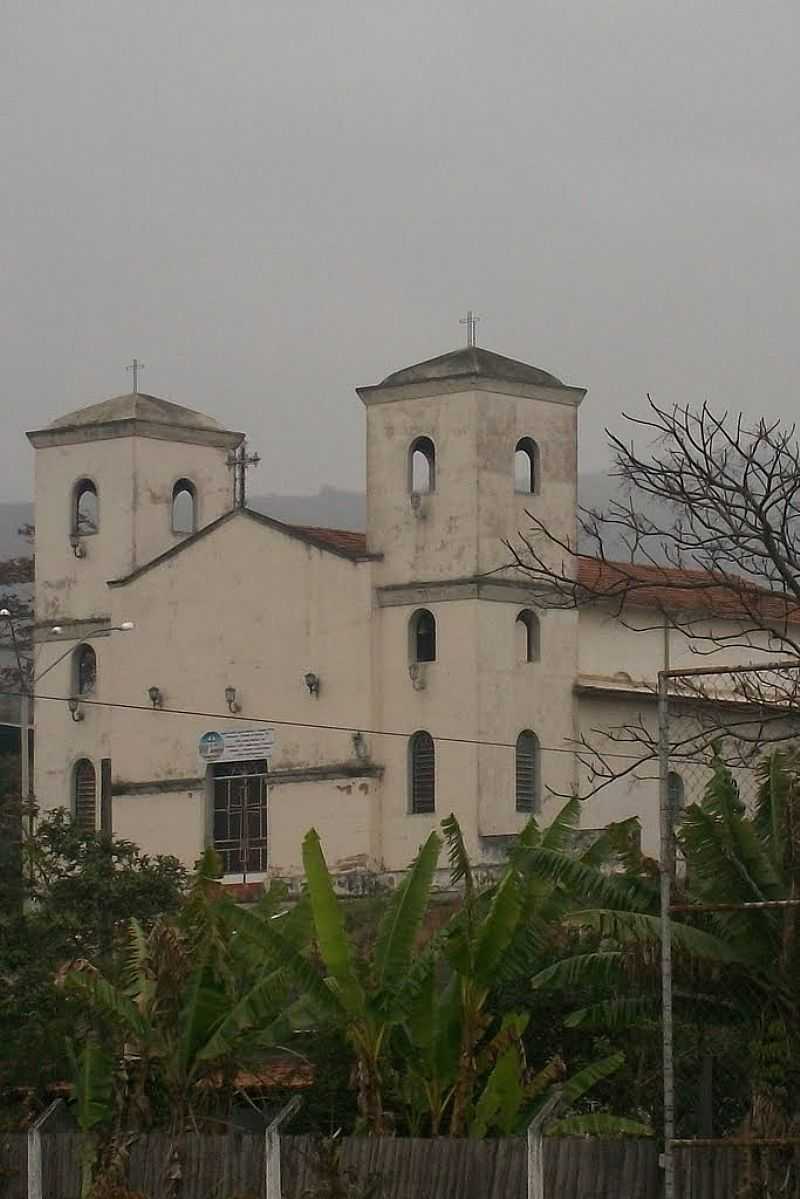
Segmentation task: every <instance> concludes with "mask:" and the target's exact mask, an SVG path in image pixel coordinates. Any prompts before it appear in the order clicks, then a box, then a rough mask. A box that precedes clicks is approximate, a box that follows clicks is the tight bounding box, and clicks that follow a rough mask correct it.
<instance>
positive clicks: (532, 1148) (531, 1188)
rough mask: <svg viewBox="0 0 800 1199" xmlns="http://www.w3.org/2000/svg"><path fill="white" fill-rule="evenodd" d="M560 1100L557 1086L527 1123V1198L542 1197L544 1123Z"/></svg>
mask: <svg viewBox="0 0 800 1199" xmlns="http://www.w3.org/2000/svg"><path fill="white" fill-rule="evenodd" d="M560 1102H561V1089H560V1088H558V1087H557V1088H556V1090H555V1091H554V1092H553V1094H552V1095H551V1096H550V1098H549V1099H548V1100H546V1102H545V1103H544V1104H543V1105H542V1107H540V1108H539V1111H538V1112H537V1113H536V1115H535V1116H534V1117H533V1119H532V1120H531V1122H530V1124H529V1125H528V1199H544V1125H545V1121H547V1120H549V1118H550V1116H552V1114H553V1112H554V1111H555V1109H556V1108H557V1107H558V1105H559V1103H560Z"/></svg>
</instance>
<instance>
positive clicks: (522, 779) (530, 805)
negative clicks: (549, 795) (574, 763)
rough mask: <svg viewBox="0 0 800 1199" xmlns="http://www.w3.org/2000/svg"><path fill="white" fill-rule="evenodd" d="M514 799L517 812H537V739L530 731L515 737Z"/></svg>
mask: <svg viewBox="0 0 800 1199" xmlns="http://www.w3.org/2000/svg"><path fill="white" fill-rule="evenodd" d="M516 797H517V802H516V807H517V811H518V812H538V810H539V802H540V799H539V739H538V737H537V736H536V734H535V733H532V732H531V730H530V729H525V731H524V732H522V733H520V735H519V736H518V737H517V752H516Z"/></svg>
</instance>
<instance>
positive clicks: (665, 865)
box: [659, 662, 800, 1199]
mask: <svg viewBox="0 0 800 1199" xmlns="http://www.w3.org/2000/svg"><path fill="white" fill-rule="evenodd" d="M798 680H800V663H795V662H784V663H770V664H767V665H765V666H759V667H751V666H741V667H730V668H727V669H724V670H712V669H699V670H698V669H695V670H687V671H685V672H683V673H682V672H680V671H664V672H662V673H661V675H660V682H659V799H660V809H661V854H660V859H661V861H660V865H661V872H662V932H663V940H662V998H663V1005H664V1007H663V1014H664V1020H663V1036H664V1131H665V1158H664V1165H665V1187H664V1196H665V1199H673V1197H674V1199H685V1195H688V1194H689V1193H691V1183H690V1181H689V1179H690V1178H691V1177H693V1176H694V1174H695V1173H696V1169H699V1165H697V1163H699V1162H700V1161H701V1159H702V1155H703V1153H707V1152H708V1151H712V1150H714V1151H718V1152H720V1153H727V1154H735V1155H736V1156H737V1161H738V1165H737V1171H736V1175H737V1184H736V1190H735V1192H734V1194H735V1195H736V1196H741V1199H767V1197H770V1196H777V1195H781V1196H790V1195H791V1196H800V1169H798V1163H799V1162H800V1137H798V1136H797V1128H795V1127H793V1126H792V1123H791V1121H789V1122H786V1123H785V1125H782V1124H781V1122H780V1121H777V1123H776V1124H775V1130H776V1132H777V1134H779V1135H768V1134H769V1133H770V1132H772V1131H773V1129H772V1128H770V1127H769V1125H770V1120H769V1119H768V1118H766V1117H765V1115H764V1112H763V1111H761V1112H759V1111H758V1110H757V1109H758V1107H759V1105H761V1106H762V1107H763V1103H764V1099H763V1095H759V1087H760V1083H759V1081H758V1080H759V1079H760V1078H761V1075H762V1074H763V1073H764V1070H763V1048H764V1039H763V1030H762V1029H760V1028H757V1027H756V1025H757V1023H758V1021H757V1020H756V1021H755V1022H754V1023H753V1024H751V1025H748V1024H746V1023H743V1022H742V1021H741V1020H737V1019H736V1018H735V1016H734V1014H733V1013H734V1009H735V999H736V996H735V995H733V994H732V995H731V1000H732V1002H731V1003H730V1005H729V1006H730V1009H731V1010H730V1013H729V1015H730V1018H728V1015H727V1014H726V1012H725V1011H724V1008H725V1006H726V1005H725V1003H724V1001H723V1002H720V1003H718V1006H717V1008H716V1012H715V1009H714V1006H713V1005H712V1004H709V1005H707V1008H706V1014H705V1018H703V1016H702V1015H700V1016H698V1012H702V1011H703V1007H704V1005H703V1004H700V1005H699V1007H698V1005H697V1003H696V1002H695V1003H694V1005H693V1004H692V1003H691V1002H688V1003H687V1002H684V999H685V997H686V993H687V992H694V994H695V996H696V994H697V992H698V990H701V989H702V988H701V986H699V985H698V981H697V980H696V979H690V980H688V984H687V976H686V961H685V960H684V961H681V958H680V951H679V950H676V949H675V943H674V939H673V934H672V921H673V919H685V920H689V921H690V922H691V923H692V924H694V925H695V926H696V927H699V928H701V929H704V930H705V931H709V932H713V933H715V934H721V933H722V932H723V930H724V929H725V927H726V922H728V921H732V920H733V919H734V918H738V917H739V915H740V913H741V914H742V919H746V917H745V916H744V913H746V912H747V911H748V907H747V906H746V904H745V900H744V898H743V897H744V895H746V896H747V903H750V904H752V903H755V904H756V905H758V904H759V903H760V902H762V901H764V902H766V903H767V904H768V906H771V905H773V904H774V909H775V910H777V911H782V912H788V911H790V910H791V907H792V905H794V904H796V903H797V902H798V901H797V900H794V899H789V900H788V901H786V900H785V899H782V900H775V899H774V898H772V899H769V900H767V899H766V897H765V896H763V895H761V894H760V893H759V891H758V888H757V887H756V886H755V884H754V881H753V879H752V878H750V877H748V878H747V880H746V883H745V885H743V886H742V887H741V888H736V887H735V886H733V885H732V886H731V888H730V892H731V893H730V896H729V897H728V898H729V899H730V900H731V902H730V903H729V904H728V905H727V907H726V910H725V912H724V915H723V907H724V906H725V905H723V903H722V899H723V893H724V891H725V886H724V885H720V886H719V887H717V888H712V887H710V886H709V885H708V884H709V883H710V882H711V881H713V880H711V879H709V878H707V877H705V878H704V877H702V876H697V874H696V872H697V871H698V870H700V869H706V870H710V869H711V866H710V865H709V866H705V865H700V863H704V862H705V861H706V859H705V858H704V855H702V854H701V853H698V852H697V851H696V850H695V852H686V853H684V852H683V851H682V845H681V842H682V825H683V824H684V821H686V822H687V824H689V823H691V818H689V817H687V810H688V809H691V808H692V806H693V805H698V806H702V805H704V804H705V805H706V811H708V812H721V811H722V810H723V808H722V806H721V805H722V802H723V801H722V798H721V796H722V792H723V790H724V796H725V799H724V802H725V803H728V804H732V807H734V808H737V809H738V804H737V803H736V801H737V800H738V801H739V802H740V804H741V805H742V808H741V812H742V815H743V816H744V817H745V822H746V835H745V836H742V838H741V839H740V840H737V836H738V834H737V831H736V828H737V827H738V826H736V827H735V826H734V823H733V822H731V823H730V840H729V843H728V844H727V846H725V860H726V862H727V864H728V865H729V867H730V871H731V878H734V879H735V878H737V877H743V876H744V875H746V874H748V873H749V871H748V868H749V865H750V863H748V860H747V853H748V850H747V844H746V836H749V835H750V834H751V833H752V831H753V826H752V824H751V823H750V820H751V819H752V817H753V815H754V813H755V811H756V806H757V801H758V797H759V792H760V789H761V788H762V787H763V786H765V783H764V771H763V769H759V766H760V765H761V764H763V762H764V761H765V759H766V758H767V756H768V755H769V754H770V753H772V752H774V751H776V750H778V749H783V750H788V749H791V748H793V747H794V746H795V745H796V743H797V734H798V731H799V730H798V718H797V714H798V713H800V705H798V702H797V700H798ZM717 803H719V805H720V806H719V807H717V806H716V804H717ZM720 819H721V818H720ZM696 836H697V829H696V828H695V837H696ZM686 840H687V843H688V837H687V838H686ZM692 844H694V845H695V846H696V845H697V841H696V840H695V841H694V842H692ZM708 861H709V862H710V861H711V859H710V858H709V859H708ZM693 872H694V873H693ZM716 896H718V897H719V901H720V902H719V903H717V899H716ZM710 897H711V898H710ZM709 899H710V901H709ZM779 904H781V905H784V906H782V907H780V908H779V907H778V905H779ZM750 914H751V915H754V913H753V912H751V913H750ZM740 927H744V926H743V925H742V926H740ZM753 928H754V931H755V929H756V924H755V921H754V924H753ZM724 972H725V966H724V965H721V966H720V967H719V975H718V978H719V981H721V982H722V983H723V988H722V990H723V999H724V979H725V973H724ZM731 977H732V978H733V977H734V975H733V974H732V973H731ZM709 990H710V991H711V992H712V993H715V994H719V987H717V989H716V991H714V990H713V988H709ZM784 1064H785V1066H786V1068H787V1070H788V1071H794V1070H796V1066H795V1064H794V1063H793V1062H787V1063H784ZM773 1090H775V1093H776V1094H777V1089H775V1088H773ZM768 1093H769V1087H767V1088H765V1089H764V1094H765V1095H766V1094H768ZM767 1102H770V1101H769V1100H768V1101H767ZM773 1119H774V1117H773ZM678 1146H680V1153H681V1155H682V1161H683V1163H684V1165H685V1163H686V1162H691V1161H692V1159H696V1165H695V1166H691V1165H690V1166H687V1167H686V1168H685V1169H683V1168H682V1169H681V1170H680V1171H676V1170H675V1169H674V1164H675V1160H676V1159H675V1158H674V1156H673V1154H674V1151H676V1150H677V1148H678ZM687 1153H688V1154H689V1156H688V1158H687ZM687 1187H689V1188H690V1189H689V1191H688V1192H687Z"/></svg>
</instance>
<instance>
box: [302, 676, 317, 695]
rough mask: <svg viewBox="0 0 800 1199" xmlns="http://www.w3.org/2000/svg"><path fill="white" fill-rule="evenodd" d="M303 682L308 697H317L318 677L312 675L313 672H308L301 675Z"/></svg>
mask: <svg viewBox="0 0 800 1199" xmlns="http://www.w3.org/2000/svg"><path fill="white" fill-rule="evenodd" d="M303 682H304V683H305V685H306V687H308V694H309V695H319V675H318V674H314V671H313V670H308V671H306V673H305V674H304V675H303Z"/></svg>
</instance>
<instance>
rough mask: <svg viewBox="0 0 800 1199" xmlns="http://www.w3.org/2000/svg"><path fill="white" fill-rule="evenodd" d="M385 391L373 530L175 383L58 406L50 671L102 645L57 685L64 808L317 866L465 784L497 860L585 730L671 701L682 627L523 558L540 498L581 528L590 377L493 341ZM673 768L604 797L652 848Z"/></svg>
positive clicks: (391, 381) (393, 849)
mask: <svg viewBox="0 0 800 1199" xmlns="http://www.w3.org/2000/svg"><path fill="white" fill-rule="evenodd" d="M358 395H359V396H360V398H361V400H362V402H363V405H364V409H365V416H366V444H367V512H368V522H367V529H366V533H365V534H361V533H353V532H346V531H341V530H335V529H321V528H308V527H299V526H290V525H286V524H284V523H282V522H279V521H276V520H272V519H270V518H269V517H267V516H263V515H260V514H258V513H256V512H253V511H250V510H249V509H248V508H247V507H246V506H241V505H240V504H239V502H238V500H239V498H240V497H239V496H238V495H237V493H236V479H237V476H238V477H241V471H240V469H238V468H236V467H234V468H232V466H231V462H232V459H235V458H236V457H237V456H239V457H241V456H242V454H243V443H244V436H243V434H241V433H239V432H233V431H230V430H228V429H226V428H224V427H223V426H222V425H221V424H219V423H218V422H217V421H216V420H214V419H212V418H210V417H207V416H204V415H202V414H200V413H198V412H195V411H193V410H191V409H189V408H184V407H181V406H178V405H176V404H173V403H168V402H167V401H164V400H160V399H158V398H156V397H153V396H147V395H142V394H139V393H137V392H134V393H132V394H130V395H126V396H122V397H117V398H115V399H112V400H109V401H106V402H104V403H100V404H96V405H93V406H91V407H87V408H83V409H80V410H79V411H77V412H72V413H70V414H69V415H67V416H61V417H58V418H57V419H55V420H54V421H53V423H52V424H50V425H48V426H47V427H46V428H44V429H40V430H38V431H36V432H33V433H30V434H29V439H30V441H31V443H32V444H33V446H34V448H35V452H36V469H35V475H36V506H35V525H36V547H35V549H36V642H37V646H36V672H37V674H39V675H42V674H43V673H44V672H45V671H47V670H48V667H49V666H50V664H51V663H53V662H55V660H56V658H57V657H58V656H59V655H60V654H63V653H64V651H65V649H68V647H69V645H71V644H74V646H75V649H74V652H73V653H72V654H68V655H67V656H66V658H65V659H64V661H63V663H61V664H60V665H58V666H56V667H54V669H53V670H52V671H50V673H49V674H48V676H47V680H46V683H44V682H43V684H42V686H41V687H40V688H37V701H36V724H35V734H36V757H35V778H34V786H35V795H36V800H37V803H38V804H39V805H40V807H41V808H57V807H67V808H70V809H71V810H72V811H73V812H74V813H75V814H76V816H77V818H78V819H79V820H80V821H81V822H82V823H83V824H84V825H85V826H87V827H98V828H99V827H102V828H106V829H113V832H114V833H115V834H116V835H118V836H121V837H126V838H129V839H130V840H132V841H134V842H136V843H137V844H138V845H140V846H141V847H142V848H143V849H145V850H146V851H148V852H149V853H174V854H176V855H177V856H178V857H180V858H181V859H183V860H184V861H185V862H186V863H187V864H189V865H191V863H192V862H193V861H195V860H196V859H197V858H198V857H199V855H200V853H201V852H202V850H203V847H204V846H205V845H206V844H208V843H212V844H214V845H216V847H217V849H218V850H219V852H220V853H221V855H222V857H223V860H224V862H225V866H226V873H227V876H228V877H229V879H231V880H232V881H241V880H243V879H244V880H248V881H250V880H254V881H257V880H259V879H262V878H264V877H267V876H269V875H271V874H272V875H282V876H293V875H297V874H298V873H299V871H300V845H301V841H302V838H303V835H304V834H305V832H306V831H307V830H308V829H309V828H310V827H312V826H313V827H315V828H316V829H317V830H318V831H319V833H320V835H321V837H322V840H323V844H324V848H325V851H326V854H327V857H328V860H329V862H330V863H331V865H332V867H333V868H335V869H336V870H337V871H338V872H339V873H340V874H341V875H342V876H343V877H347V876H348V874H351V873H352V874H353V875H354V876H355V875H358V874H360V873H361V872H363V871H389V872H392V871H399V870H402V869H404V868H405V867H406V866H407V865H408V863H409V862H410V861H411V859H412V858H413V856H414V854H415V853H416V851H417V849H418V847H419V845H420V844H421V842H422V841H423V840H424V838H425V837H426V836H427V834H428V832H429V831H430V830H431V829H432V828H434V827H435V826H436V825H437V824H438V822H439V821H440V820H441V819H442V817H443V816H445V815H447V814H449V813H450V812H454V813H455V814H456V815H457V816H458V818H459V820H460V822H461V825H462V828H463V830H464V833H465V837H466V840H467V843H468V845H469V848H470V850H471V852H472V853H473V854H474V856H475V858H476V860H478V861H482V862H492V861H496V860H497V858H498V855H499V854H501V853H502V851H503V848H504V846H505V845H506V844H507V841H508V838H509V837H511V836H513V835H514V834H516V833H518V832H519V830H520V829H521V828H522V827H523V825H524V824H525V822H526V821H527V820H528V819H529V816H530V814H531V813H532V812H535V813H539V812H542V813H543V816H544V819H545V820H546V819H548V815H552V813H553V812H554V811H555V810H556V809H557V806H558V804H559V803H560V802H561V800H560V799H558V798H556V797H557V796H561V795H564V794H568V793H570V792H571V791H572V790H573V789H575V788H576V787H577V786H578V785H579V783H580V782H581V780H580V778H579V763H578V759H577V757H576V755H575V752H574V745H575V741H576V738H577V737H579V736H580V733H581V731H582V730H584V729H587V728H596V727H599V726H601V725H608V724H609V723H610V722H613V721H615V720H617V721H618V720H621V719H629V718H630V716H631V714H632V713H635V712H638V711H639V710H642V711H644V712H645V714H646V718H647V719H648V720H650V719H651V718H652V717H653V715H654V704H653V700H652V686H653V682H654V679H655V675H656V672H657V670H658V669H659V667H660V666H661V665H662V654H663V637H662V634H661V633H660V632H659V631H658V630H655V631H650V632H641V633H632V632H630V630H629V629H627V628H623V627H622V626H620V624H619V622H618V621H617V620H616V618H615V617H614V615H613V614H612V613H610V612H606V613H604V612H603V610H602V608H598V607H593V608H592V609H589V610H586V611H581V612H576V611H569V610H552V609H551V610H547V609H546V608H545V609H542V608H540V607H539V606H537V604H536V602H535V598H536V597H535V591H534V589H533V588H532V587H531V584H530V581H529V580H527V579H526V578H525V576H524V575H522V574H520V573H519V572H515V571H514V570H513V569H512V568H510V567H509V566H508V561H509V552H508V549H507V547H506V545H505V542H506V541H508V540H513V539H514V538H515V537H516V536H517V533H518V531H519V530H526V529H527V527H528V524H529V521H528V520H527V517H526V511H533V512H535V513H536V515H537V516H538V517H539V518H540V519H541V520H543V521H544V522H545V523H546V524H547V526H548V527H549V528H551V529H552V530H553V531H554V532H555V533H557V534H558V535H559V536H560V537H563V538H566V537H569V538H571V539H574V537H575V527H576V503H577V436H578V409H579V405H580V403H581V401H582V400H583V398H584V395H585V392H584V390H583V389H582V388H579V387H572V386H567V385H565V384H563V383H562V382H560V380H558V379H557V378H555V377H554V376H553V375H550V374H548V373H547V372H545V371H542V370H539V369H537V368H535V367H532V366H528V365H526V364H525V363H523V362H518V361H515V360H512V359H509V358H505V357H502V356H500V355H497V354H493V353H491V352H489V351H488V350H484V349H480V348H477V347H475V346H468V347H466V348H463V349H461V350H457V351H455V352H453V353H450V354H445V355H443V356H441V357H439V358H435V359H432V360H430V361H428V362H423V363H420V364H417V365H415V366H412V367H409V368H407V369H405V370H400V371H398V372H396V373H395V374H392V375H389V376H388V377H387V378H386V379H384V380H383V382H381V383H379V384H378V385H376V386H370V387H362V388H359V389H358ZM130 623H132V624H133V628H132V629H129V630H127V631H126V630H124V629H122V627H121V626H123V625H127V624H130ZM642 623H643V625H648V626H649V625H652V624H653V621H652V619H651V616H648V618H647V619H645V620H643V622H642ZM676 641H680V638H677V639H676ZM687 653H688V650H687V648H686V647H685V646H682V645H680V644H677V643H676V644H675V646H674V648H673V664H676V663H677V661H679V660H680V658H681V656H684V657H685V656H686V655H687ZM269 729H271V730H272V731H273V734H274V745H273V746H272V747H271V752H270V749H269V745H268V735H267V731H266V730H269ZM217 733H219V734H222V737H221V739H220V738H217V737H214V736H210V737H209V736H208V734H217ZM204 737H205V741H203V738H204ZM201 742H202V745H203V749H204V753H205V756H203V753H201ZM227 746H231V747H234V749H233V750H232V751H231V752H229V751H228V749H227V748H226V747H227ZM237 746H238V748H236V747H237ZM242 747H244V748H242ZM220 748H221V750H222V752H221V753H220ZM215 754H219V755H220V756H218V757H216V758H215V756H214V755H215ZM652 776H653V771H652V769H650V770H649V771H645V772H644V773H642V772H639V773H638V774H633V775H631V776H630V777H627V778H626V779H625V780H623V781H621V782H620V783H618V784H615V785H614V786H613V787H610V788H607V789H605V790H603V791H602V792H600V793H599V794H598V795H597V797H596V798H594V799H592V800H589V801H588V802H587V804H586V805H585V809H584V816H583V823H584V824H585V825H586V826H587V827H600V826H601V825H604V824H606V823H607V822H608V821H610V820H614V819H622V818H624V817H626V816H629V815H633V814H637V815H639V817H640V819H641V821H642V826H643V833H644V842H645V847H646V848H648V849H649V850H650V851H652V850H653V849H654V848H655V845H656V842H657V826H658V815H657V807H658V800H657V785H656V783H655V781H654V779H653V777H652Z"/></svg>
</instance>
